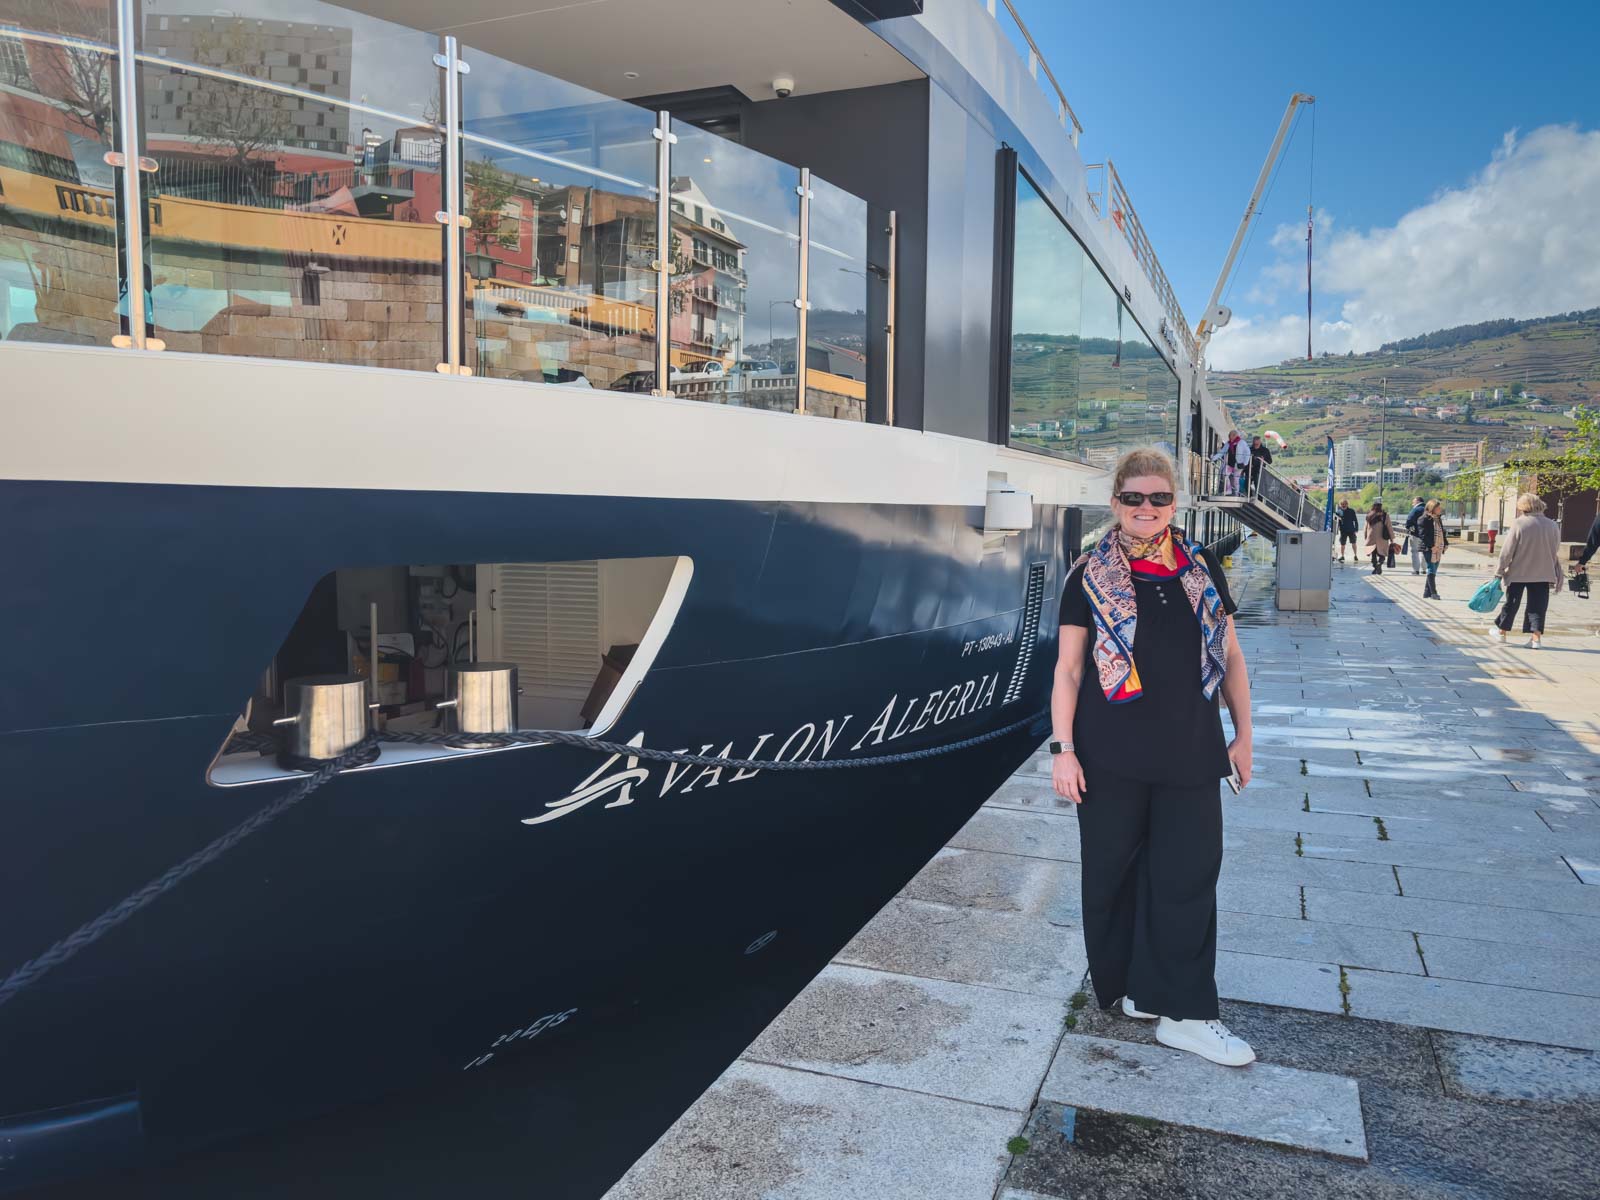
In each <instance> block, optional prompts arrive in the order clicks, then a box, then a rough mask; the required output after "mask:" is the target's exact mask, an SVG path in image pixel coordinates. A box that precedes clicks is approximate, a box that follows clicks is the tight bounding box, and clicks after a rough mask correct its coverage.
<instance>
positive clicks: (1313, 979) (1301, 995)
mask: <svg viewBox="0 0 1600 1200" xmlns="http://www.w3.org/2000/svg"><path fill="white" fill-rule="evenodd" d="M1217 995H1219V996H1222V997H1224V998H1226V999H1229V1000H1248V1001H1250V1002H1251V1003H1253V1004H1273V1005H1277V1006H1278V1007H1280V1008H1304V1009H1307V1010H1309V1011H1311V1012H1325V1013H1336V1012H1343V1011H1344V1004H1343V1001H1342V1000H1341V998H1340V995H1339V968H1338V966H1337V964H1334V963H1325V962H1324V963H1319V962H1310V961H1306V960H1302V959H1294V958H1271V957H1269V956H1267V955H1264V954H1239V953H1235V952H1233V951H1230V950H1218V951H1217Z"/></svg>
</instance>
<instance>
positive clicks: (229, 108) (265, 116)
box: [189, 27, 294, 199]
mask: <svg viewBox="0 0 1600 1200" xmlns="http://www.w3.org/2000/svg"><path fill="white" fill-rule="evenodd" d="M266 49H267V47H266V45H265V44H264V42H263V40H262V39H261V37H259V36H258V35H255V34H252V33H250V32H249V31H247V30H244V29H240V28H237V27H235V28H233V29H229V30H227V31H225V32H223V33H211V32H206V33H200V34H197V35H196V36H195V58H196V60H197V61H199V62H203V63H207V64H209V65H211V66H215V67H220V68H221V69H223V70H226V71H231V72H233V73H234V74H236V75H261V74H264V73H265V72H266V70H267V68H266V66H265V59H266ZM293 104H294V100H293V99H292V98H291V97H287V96H280V95H278V94H277V93H276V92H269V91H265V90H261V89H257V88H252V87H248V86H246V85H243V84H238V83H232V82H230V81H228V80H223V79H213V78H211V77H210V76H206V75H200V76H196V77H195V82H194V94H193V97H192V99H191V100H190V103H189V109H190V110H192V115H191V116H190V118H189V128H190V130H191V132H193V133H194V135H195V136H196V137H197V138H198V139H199V140H200V142H201V144H202V145H207V146H212V147H215V148H216V149H218V150H220V151H221V152H223V153H225V154H227V155H228V156H229V157H230V159H231V160H232V165H233V166H234V167H235V168H237V170H238V171H239V173H240V175H241V177H242V181H243V184H244V187H245V189H246V190H247V191H248V193H249V194H250V195H252V196H253V197H255V198H257V199H259V198H260V191H259V189H258V188H257V186H256V180H255V173H256V171H258V170H259V169H260V167H261V163H260V162H259V161H257V160H256V155H258V154H259V153H261V152H262V151H264V150H275V149H277V148H278V147H279V146H280V145H281V144H282V142H283V141H284V139H285V138H287V137H288V136H289V134H290V133H291V132H292V130H293V128H294V126H293V121H292V120H291V116H290V106H291V105H293Z"/></svg>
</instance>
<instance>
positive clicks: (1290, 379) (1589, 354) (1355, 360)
mask: <svg viewBox="0 0 1600 1200" xmlns="http://www.w3.org/2000/svg"><path fill="white" fill-rule="evenodd" d="M1210 386H1211V389H1212V391H1213V392H1214V393H1215V394H1216V395H1218V396H1220V397H1221V398H1222V399H1223V400H1224V401H1226V402H1227V404H1228V406H1229V408H1230V410H1231V411H1232V412H1233V413H1234V416H1235V419H1236V420H1237V421H1238V422H1239V425H1240V428H1241V429H1243V430H1245V431H1246V432H1251V433H1253V432H1260V431H1262V430H1264V429H1274V430H1276V431H1278V432H1279V433H1281V434H1283V435H1284V436H1285V437H1286V438H1288V440H1289V442H1290V446H1289V453H1288V454H1287V455H1286V456H1284V459H1283V460H1282V461H1284V462H1285V465H1286V466H1287V467H1288V468H1289V470H1290V471H1291V472H1292V473H1299V474H1310V473H1312V472H1313V469H1314V468H1315V467H1317V466H1320V465H1321V463H1322V462H1323V460H1324V450H1323V447H1324V444H1325V443H1324V440H1323V439H1324V438H1325V437H1326V436H1327V435H1330V434H1331V435H1332V436H1333V437H1334V439H1335V440H1338V439H1341V438H1344V437H1346V436H1348V435H1350V434H1355V435H1357V436H1361V437H1366V438H1368V439H1369V441H1371V442H1372V444H1373V451H1374V454H1375V453H1376V447H1377V443H1378V440H1379V437H1380V427H1381V424H1382V422H1383V411H1384V410H1383V409H1382V407H1381V406H1378V405H1376V404H1372V405H1368V404H1363V403H1360V402H1359V401H1358V402H1352V401H1350V399H1349V397H1352V396H1355V397H1361V398H1365V397H1367V396H1373V395H1378V394H1387V395H1388V396H1390V397H1391V398H1394V397H1402V398H1404V400H1405V401H1406V404H1405V406H1404V407H1395V406H1391V407H1390V408H1389V409H1388V421H1387V424H1388V442H1389V458H1388V461H1389V462H1390V463H1400V462H1411V461H1416V462H1419V463H1420V462H1427V461H1436V460H1437V457H1438V450H1439V448H1440V447H1441V446H1443V445H1445V444H1447V443H1453V442H1474V441H1478V440H1479V439H1484V440H1486V441H1487V442H1488V453H1489V455H1490V457H1491V458H1493V457H1499V456H1503V455H1504V454H1505V453H1508V452H1510V451H1513V450H1517V449H1520V448H1522V447H1524V446H1527V445H1529V444H1531V443H1535V442H1537V441H1539V440H1540V439H1546V440H1549V441H1550V442H1552V443H1558V442H1560V441H1561V439H1562V437H1563V436H1564V431H1565V430H1567V429H1569V428H1570V427H1571V426H1572V419H1571V418H1570V417H1567V416H1566V415H1565V413H1564V410H1566V409H1569V408H1571V407H1572V406H1573V405H1575V404H1586V403H1590V402H1594V401H1600V308H1597V309H1590V310H1588V311H1585V312H1580V313H1569V314H1565V315H1563V316H1560V317H1554V318H1542V319H1539V320H1534V321H1499V322H1485V323H1483V324H1482V325H1479V326H1461V327H1458V328H1456V329H1448V330H1440V331H1437V332H1435V333H1432V334H1425V335H1423V336H1422V337H1419V338H1413V339H1408V340H1407V341H1404V342H1400V343H1396V344H1395V345H1393V346H1386V347H1384V348H1383V349H1381V350H1377V351H1374V352H1372V353H1368V354H1356V355H1347V356H1344V357H1335V356H1331V355H1330V356H1328V357H1324V358H1318V359H1315V360H1313V361H1311V362H1304V361H1289V362H1285V363H1280V364H1278V365H1277V366H1272V367H1260V368H1257V369H1255V370H1250V371H1234V372H1212V374H1211V375H1210ZM1497 388H1498V389H1499V390H1500V394H1501V399H1500V401H1499V402H1498V403H1496V402H1495V400H1494V392H1495V389H1497ZM1274 393H1278V395H1277V397H1276V403H1277V406H1276V407H1274V403H1275V398H1274ZM1474 393H1476V400H1474V399H1473V398H1472V397H1473V394H1474ZM1307 397H1309V398H1311V399H1312V401H1313V403H1310V404H1300V403H1298V401H1299V400H1300V399H1302V398H1307ZM1285 399H1287V400H1289V401H1290V403H1289V404H1288V405H1287V406H1283V404H1282V401H1284V400H1285ZM1441 406H1457V407H1460V408H1462V409H1463V411H1462V413H1460V414H1459V415H1453V416H1450V417H1447V418H1446V419H1444V420H1441V419H1439V418H1438V416H1437V415H1436V411H1437V409H1438V408H1439V407H1441ZM1530 406H1533V407H1530ZM1413 407H1426V408H1427V409H1429V411H1430V415H1428V416H1425V417H1419V416H1416V415H1415V414H1414V413H1413V412H1412V411H1411V410H1412V408H1413ZM1544 408H1553V409H1554V411H1541V409H1544Z"/></svg>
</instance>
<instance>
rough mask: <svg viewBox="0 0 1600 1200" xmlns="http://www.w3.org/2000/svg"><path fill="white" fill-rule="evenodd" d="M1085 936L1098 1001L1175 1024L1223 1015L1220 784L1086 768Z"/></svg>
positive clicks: (1081, 820) (1082, 816) (1081, 818)
mask: <svg viewBox="0 0 1600 1200" xmlns="http://www.w3.org/2000/svg"><path fill="white" fill-rule="evenodd" d="M1084 776H1085V782H1086V783H1087V785H1088V787H1087V790H1086V791H1085V793H1084V799H1083V803H1082V804H1080V805H1079V806H1078V837H1079V840H1080V845H1081V847H1082V858H1083V940H1084V943H1085V946H1086V947H1087V949H1088V952H1089V974H1090V976H1091V977H1092V978H1093V980H1094V992H1095V999H1096V1000H1097V1001H1099V1003H1100V1007H1102V1008H1110V1007H1111V1006H1112V1005H1113V1004H1115V1003H1117V1001H1119V1000H1120V999H1121V998H1122V997H1123V996H1128V997H1130V998H1131V999H1132V1000H1133V1002H1134V1004H1135V1005H1136V1006H1138V1008H1139V1009H1140V1010H1141V1011H1143V1012H1147V1013H1155V1014H1157V1015H1160V1016H1163V1017H1171V1018H1172V1019H1173V1020H1175V1021H1184V1020H1205V1019H1214V1018H1215V1017H1216V1016H1217V980H1216V969H1217V875H1218V873H1219V872H1220V871H1221V870H1222V797H1221V788H1220V783H1219V781H1217V780H1211V781H1209V782H1207V783H1205V784H1202V785H1199V786H1175V785H1172V784H1164V783H1141V782H1139V781H1138V780H1135V779H1125V778H1122V777H1121V776H1117V775H1110V774H1107V773H1106V772H1104V771H1090V770H1089V769H1088V768H1087V767H1086V768H1085V770H1084Z"/></svg>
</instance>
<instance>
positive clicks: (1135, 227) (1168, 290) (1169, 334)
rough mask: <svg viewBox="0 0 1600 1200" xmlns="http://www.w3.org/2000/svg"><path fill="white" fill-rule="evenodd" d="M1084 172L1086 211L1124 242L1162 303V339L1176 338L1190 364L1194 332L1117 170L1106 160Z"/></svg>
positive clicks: (1092, 165)
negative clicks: (1112, 227) (1110, 226)
mask: <svg viewBox="0 0 1600 1200" xmlns="http://www.w3.org/2000/svg"><path fill="white" fill-rule="evenodd" d="M1084 172H1085V174H1086V175H1087V176H1088V179H1089V185H1088V195H1089V207H1090V208H1092V209H1094V211H1095V214H1096V215H1097V216H1099V217H1101V218H1102V219H1104V220H1108V221H1110V222H1111V223H1112V224H1113V225H1115V226H1116V227H1117V229H1118V230H1119V231H1120V232H1121V234H1122V236H1123V237H1124V238H1126V239H1127V242H1128V245H1129V247H1130V248H1131V249H1132V250H1133V257H1134V258H1135V259H1137V260H1138V262H1139V266H1140V268H1141V269H1142V270H1143V271H1144V274H1145V278H1146V279H1148V280H1149V281H1150V286H1151V287H1153V288H1155V290H1156V296H1157V297H1158V298H1159V299H1160V300H1161V307H1162V308H1163V309H1164V310H1165V311H1166V314H1167V319H1166V322H1165V327H1164V328H1163V329H1162V335H1163V339H1164V340H1171V339H1174V338H1175V339H1176V340H1177V341H1179V342H1181V343H1183V346H1184V348H1185V349H1186V350H1188V351H1189V361H1190V362H1193V361H1194V360H1195V357H1196V355H1197V354H1198V352H1199V351H1198V347H1197V346H1196V344H1195V340H1194V332H1193V331H1192V330H1191V329H1190V328H1189V321H1188V318H1186V317H1185V316H1184V315H1183V306H1182V305H1180V304H1179V303H1178V296H1177V293H1176V292H1174V291H1173V290H1172V283H1171V282H1170V281H1169V280H1168V279H1167V273H1166V272H1165V271H1164V270H1162V269H1161V260H1160V259H1159V258H1157V257H1156V251H1155V247H1154V246H1152V245H1151V244H1150V239H1149V238H1148V237H1147V236H1146V235H1145V232H1144V224H1143V222H1141V221H1140V220H1139V214H1138V213H1137V212H1135V211H1134V209H1133V201H1132V200H1130V199H1128V190H1127V189H1126V188H1125V187H1123V186H1122V177H1121V176H1120V175H1118V174H1117V168H1116V166H1115V165H1114V164H1113V163H1112V162H1111V160H1110V159H1109V158H1108V159H1106V161H1105V162H1103V163H1090V164H1089V165H1088V166H1086V167H1084ZM1096 172H1098V175H1096Z"/></svg>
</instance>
